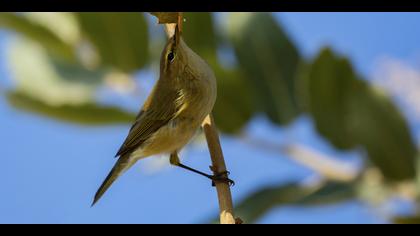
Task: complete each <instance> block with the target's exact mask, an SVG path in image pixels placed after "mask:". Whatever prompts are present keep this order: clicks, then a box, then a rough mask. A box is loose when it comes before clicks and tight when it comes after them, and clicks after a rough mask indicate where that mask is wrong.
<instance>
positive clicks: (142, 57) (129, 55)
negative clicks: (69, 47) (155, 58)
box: [77, 12, 149, 72]
mask: <svg viewBox="0 0 420 236" xmlns="http://www.w3.org/2000/svg"><path fill="white" fill-rule="evenodd" d="M77 17H78V20H79V22H80V25H81V29H82V33H83V34H84V35H85V36H86V37H87V38H88V39H89V40H90V41H91V42H92V43H93V45H94V47H95V48H96V49H97V50H98V52H99V55H100V58H101V62H102V63H103V64H104V65H107V66H113V67H115V68H117V69H119V70H122V71H124V72H132V71H135V70H138V69H141V68H142V67H143V66H145V64H146V63H147V62H148V60H149V51H148V37H149V36H148V29H147V23H146V20H145V19H144V16H143V15H142V14H141V13H136V12H120V13H118V12H107V13H104V12H96V13H95V12H82V13H77Z"/></svg>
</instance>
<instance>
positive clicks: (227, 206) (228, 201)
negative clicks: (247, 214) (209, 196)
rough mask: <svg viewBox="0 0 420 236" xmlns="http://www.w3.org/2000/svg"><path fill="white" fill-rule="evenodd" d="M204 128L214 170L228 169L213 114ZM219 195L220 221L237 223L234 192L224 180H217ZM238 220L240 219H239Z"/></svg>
mask: <svg viewBox="0 0 420 236" xmlns="http://www.w3.org/2000/svg"><path fill="white" fill-rule="evenodd" d="M202 126H203V129H204V133H205V135H206V140H207V145H208V147H209V151H210V156H211V162H212V167H213V168H212V170H213V172H214V174H217V173H223V172H225V171H226V163H225V160H224V158H223V152H222V147H221V146H220V141H219V135H218V132H217V129H216V126H215V123H214V119H213V116H212V115H211V114H210V115H208V116H207V117H206V118H205V119H204V122H203V125H202ZM216 189H217V196H218V198H219V209H220V223H221V224H235V223H236V222H235V217H234V214H233V203H232V194H231V192H230V187H229V184H227V183H224V182H216ZM238 221H240V220H239V219H238Z"/></svg>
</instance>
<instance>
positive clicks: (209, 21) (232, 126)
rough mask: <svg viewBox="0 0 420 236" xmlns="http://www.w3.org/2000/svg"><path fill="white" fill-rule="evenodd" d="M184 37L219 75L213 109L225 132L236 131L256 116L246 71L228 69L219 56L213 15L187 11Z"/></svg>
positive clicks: (217, 121) (217, 122)
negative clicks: (244, 72) (244, 73)
mask: <svg viewBox="0 0 420 236" xmlns="http://www.w3.org/2000/svg"><path fill="white" fill-rule="evenodd" d="M183 17H184V18H185V22H184V24H183V37H184V39H185V42H186V43H187V44H188V46H189V47H190V48H191V49H192V50H194V51H195V52H196V53H197V54H198V55H200V56H201V57H202V58H203V59H204V60H205V61H207V62H208V63H209V65H210V66H211V68H212V69H213V70H214V72H215V75H216V78H217V90H218V93H217V100H216V104H215V106H214V109H213V114H214V117H215V121H216V124H217V126H218V128H220V129H221V130H222V131H223V132H227V133H235V132H238V131H240V129H241V128H242V127H243V126H244V125H245V124H246V123H247V122H248V121H249V119H250V118H251V117H252V115H254V113H255V111H256V109H255V107H256V106H255V104H254V101H255V97H256V95H255V93H254V92H253V90H252V87H251V86H250V84H249V82H248V81H247V80H246V79H244V75H243V73H242V72H241V71H240V70H239V69H238V68H236V67H233V68H227V67H225V66H223V65H221V64H220V62H219V61H218V58H217V52H216V50H217V44H218V43H219V42H218V41H217V37H216V33H215V31H214V23H213V15H212V14H211V13H207V12H186V13H184V15H183Z"/></svg>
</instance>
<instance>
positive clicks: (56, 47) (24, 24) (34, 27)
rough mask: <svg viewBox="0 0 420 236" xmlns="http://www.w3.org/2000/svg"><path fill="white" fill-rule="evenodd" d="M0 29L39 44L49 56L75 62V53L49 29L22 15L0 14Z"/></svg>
mask: <svg viewBox="0 0 420 236" xmlns="http://www.w3.org/2000/svg"><path fill="white" fill-rule="evenodd" d="M0 27H5V28H7V29H9V30H12V31H15V32H17V33H19V34H21V35H23V36H25V37H27V38H29V39H31V40H34V41H36V42H38V43H39V44H41V45H42V46H43V47H44V48H45V49H47V50H48V52H49V53H50V54H53V55H55V56H59V57H61V58H63V59H66V60H68V61H71V62H75V61H76V56H75V51H74V49H73V47H72V46H71V45H70V44H67V43H66V42H65V41H63V40H62V39H61V38H60V37H59V36H57V35H56V34H55V33H54V32H53V31H51V30H50V29H49V28H47V27H45V26H43V25H42V24H40V23H37V22H34V21H31V20H30V19H28V18H26V17H24V16H23V15H18V14H15V13H8V12H2V13H0Z"/></svg>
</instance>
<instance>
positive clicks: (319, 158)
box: [242, 135, 360, 182]
mask: <svg viewBox="0 0 420 236" xmlns="http://www.w3.org/2000/svg"><path fill="white" fill-rule="evenodd" d="M242 141H243V142H246V143H247V144H249V145H252V146H255V147H257V148H261V149H263V150H265V151H271V152H273V153H277V154H278V153H283V154H286V155H283V156H285V157H288V158H290V159H291V160H293V161H296V162H298V163H300V164H301V165H303V166H306V167H307V168H310V169H312V170H313V171H315V172H317V173H318V174H320V175H322V176H323V177H325V178H327V179H329V180H334V181H341V182H348V181H352V180H354V179H355V178H356V177H357V176H358V175H359V174H360V169H359V168H357V167H356V166H354V165H352V164H348V163H343V162H342V161H339V160H336V159H334V158H333V157H331V156H328V155H327V154H325V153H321V152H320V151H317V150H314V149H312V148H309V147H307V146H304V145H302V144H293V143H291V144H285V145H281V144H277V143H273V142H271V141H269V140H262V139H258V138H253V137H251V136H249V135H244V136H243V137H242Z"/></svg>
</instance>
